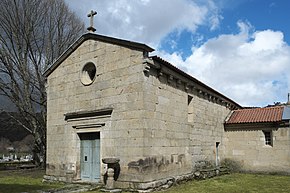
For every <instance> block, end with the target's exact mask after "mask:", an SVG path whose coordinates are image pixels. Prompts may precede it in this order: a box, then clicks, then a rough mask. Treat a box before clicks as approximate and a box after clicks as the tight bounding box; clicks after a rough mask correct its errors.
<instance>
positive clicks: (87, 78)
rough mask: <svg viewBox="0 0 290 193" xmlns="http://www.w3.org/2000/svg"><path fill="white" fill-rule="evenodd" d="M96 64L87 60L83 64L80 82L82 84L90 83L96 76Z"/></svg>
mask: <svg viewBox="0 0 290 193" xmlns="http://www.w3.org/2000/svg"><path fill="white" fill-rule="evenodd" d="M96 71H97V70H96V66H95V64H94V63H92V62H89V63H87V64H85V65H84V67H83V69H82V72H81V82H82V83H83V85H90V84H92V83H93V81H94V80H95V77H96Z"/></svg>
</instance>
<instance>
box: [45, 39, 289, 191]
mask: <svg viewBox="0 0 290 193" xmlns="http://www.w3.org/2000/svg"><path fill="white" fill-rule="evenodd" d="M152 51H154V49H152V48H151V47H149V46H147V45H145V44H141V43H137V42H131V41H127V40H122V39H116V38H113V37H107V36H103V35H97V34H94V33H86V34H84V35H82V36H81V37H80V38H79V39H78V40H77V41H76V42H75V43H73V44H72V45H71V46H70V47H69V48H68V49H67V50H66V51H65V52H64V53H63V54H62V55H61V56H60V57H59V58H58V59H57V60H56V61H55V63H54V64H53V65H51V67H50V68H49V69H47V70H46V72H45V73H44V75H45V76H46V77H47V162H46V163H47V165H46V175H45V179H50V180H59V181H68V182H104V183H106V178H107V177H108V173H107V171H108V168H113V169H114V173H113V177H114V186H115V187H119V188H132V189H143V190H144V189H149V188H152V187H157V186H162V185H164V184H167V183H168V182H169V181H170V180H175V179H182V178H183V177H186V176H190V175H192V174H193V172H194V171H195V170H196V166H197V164H198V163H200V162H204V161H207V162H212V163H214V164H216V166H218V165H219V163H220V161H221V160H223V159H224V158H231V159H236V158H237V161H239V162H241V163H245V165H246V166H250V165H251V164H252V163H253V162H254V161H253V162H252V160H254V159H255V156H254V155H252V154H255V153H257V152H258V153H259V150H258V149H256V150H253V151H252V152H251V155H250V156H249V159H251V160H248V161H247V160H244V158H245V157H247V156H248V155H247V152H246V151H247V148H248V147H249V146H252V149H254V146H257V145H259V142H261V143H263V140H264V138H263V134H261V133H260V132H262V130H261V127H263V126H265V124H264V125H263V124H261V125H259V126H261V127H253V126H251V125H250V124H246V126H244V125H243V124H242V122H239V121H236V120H235V119H232V115H234V114H235V113H236V112H240V111H243V109H242V107H241V106H240V105H239V104H237V103H236V102H234V101H233V100H231V99H230V98H228V97H226V96H224V95H223V94H221V93H219V92H217V91H216V90H214V89H213V88H211V87H209V86H207V85H205V84H204V83H202V82H200V81H199V80H197V79H195V78H194V77H192V76H190V75H188V74H187V73H185V72H183V71H182V70H180V69H178V68H177V67H175V66H174V65H172V64H170V63H169V62H167V61H165V60H163V59H162V58H160V57H158V56H150V52H152ZM279 112H280V111H279ZM252 113H253V114H255V113H256V112H252ZM281 116H282V115H281ZM242 117H243V116H242ZM235 121H236V122H235ZM243 121H244V122H247V120H243ZM271 121H272V120H270V122H271ZM256 122H257V123H258V122H259V120H258V121H256ZM256 122H251V124H256ZM235 123H237V124H235ZM278 123H279V124H276V125H275V124H271V123H269V124H268V125H267V126H269V127H268V130H267V131H272V130H271V129H272V128H275V131H274V132H276V131H277V127H280V126H281V125H282V123H283V124H287V121H286V122H283V121H282V117H281V119H279V120H278ZM247 126H248V127H249V128H250V129H248V128H247ZM286 126H287V125H286ZM243 129H244V130H245V131H246V132H245V131H244V130H243ZM249 130H251V131H255V132H257V131H259V133H258V134H256V133H254V134H253V135H251V132H249ZM239 131H240V132H242V133H245V134H242V135H241V133H240V132H239ZM279 132H280V131H279ZM281 132H282V133H283V136H282V134H280V133H279V137H280V136H281V137H282V138H283V139H285V140H284V141H283V145H284V146H283V148H285V147H286V149H287V150H285V149H284V150H283V151H282V150H281V152H280V154H281V156H282V155H283V154H284V153H287V154H286V155H285V156H284V157H285V159H284V162H285V163H283V164H284V165H283V168H286V166H287V167H288V169H287V171H288V172H289V173H290V171H289V168H290V167H289V166H290V165H289V163H290V150H289V149H290V148H289V145H290V141H289V137H290V133H289V119H288V128H287V129H284V130H283V131H281ZM267 135H268V134H267ZM271 135H272V136H274V133H271ZM250 136H252V138H255V137H257V140H256V139H253V140H252V141H251V142H248V141H247V137H250ZM279 137H278V136H277V138H276V140H277V139H278V138H279ZM287 140H288V141H287ZM273 143H274V146H272V149H273V147H275V143H276V142H273ZM267 148H268V147H267ZM270 148H271V147H270ZM270 148H268V149H266V150H265V152H264V153H265V154H267V153H268V152H269V151H270V150H269V149H270ZM272 153H274V152H272ZM266 156H267V157H271V156H273V154H268V155H266ZM262 157H263V156H260V157H259V159H262ZM269 160H271V159H270V158H269ZM258 162H259V160H256V162H254V164H256V165H258V166H261V167H262V166H265V164H260V165H259V163H258ZM277 162H278V161H277ZM277 164H278V165H279V163H277ZM277 164H276V165H277ZM287 164H288V165H287ZM284 166H285V167H284ZM247 169H253V168H250V167H249V168H247Z"/></svg>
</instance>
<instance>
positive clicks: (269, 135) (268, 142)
mask: <svg viewBox="0 0 290 193" xmlns="http://www.w3.org/2000/svg"><path fill="white" fill-rule="evenodd" d="M263 133H264V136H265V145H270V146H273V136H272V131H263Z"/></svg>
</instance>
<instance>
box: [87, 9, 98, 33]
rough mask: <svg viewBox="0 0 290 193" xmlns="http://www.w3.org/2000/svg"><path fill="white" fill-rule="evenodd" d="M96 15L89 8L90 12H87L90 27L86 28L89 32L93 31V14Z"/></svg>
mask: <svg viewBox="0 0 290 193" xmlns="http://www.w3.org/2000/svg"><path fill="white" fill-rule="evenodd" d="M95 15H97V12H96V11H93V10H91V12H90V13H89V14H88V17H90V27H88V28H87V30H89V32H95V31H96V29H95V28H94V26H93V25H94V16H95Z"/></svg>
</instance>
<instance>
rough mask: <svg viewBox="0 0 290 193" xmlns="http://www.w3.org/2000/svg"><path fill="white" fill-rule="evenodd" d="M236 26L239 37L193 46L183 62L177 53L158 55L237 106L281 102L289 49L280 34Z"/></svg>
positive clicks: (289, 62)
mask: <svg viewBox="0 0 290 193" xmlns="http://www.w3.org/2000/svg"><path fill="white" fill-rule="evenodd" d="M238 26H239V27H240V33H239V34H226V35H220V36H218V37H217V38H214V39H210V40H208V41H207V42H205V43H204V44H203V45H201V46H200V47H198V48H196V47H193V49H192V55H191V56H189V57H188V58H186V59H185V60H182V58H181V56H180V55H178V54H177V53H173V54H171V55H170V54H166V53H161V55H162V56H163V57H165V58H166V59H167V60H169V61H171V62H172V63H173V64H176V65H177V66H179V67H180V68H182V69H183V70H186V71H187V72H188V73H190V74H192V75H193V76H195V77H196V78H198V79H200V80H201V81H203V82H204V83H206V84H208V85H210V86H212V87H213V88H215V89H217V90H218V91H220V92H222V93H224V94H225V95H226V96H228V97H230V98H232V99H234V100H235V101H237V102H238V103H240V104H241V105H245V106H264V105H267V104H273V102H277V101H280V102H285V101H286V100H287V92H288V91H289V88H290V87H289V85H290V75H289V73H288V72H289V68H290V47H289V45H287V44H286V43H285V42H284V40H283V33H282V32H279V31H272V30H264V31H255V32H253V33H250V32H249V31H251V30H252V27H251V25H250V24H247V23H242V22H239V23H238ZM281 97H282V98H281Z"/></svg>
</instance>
